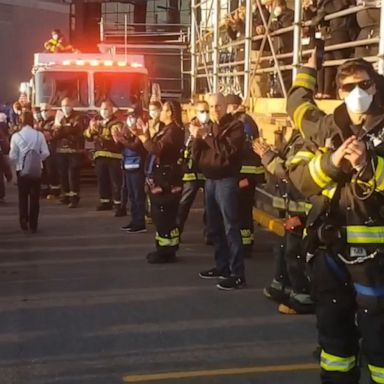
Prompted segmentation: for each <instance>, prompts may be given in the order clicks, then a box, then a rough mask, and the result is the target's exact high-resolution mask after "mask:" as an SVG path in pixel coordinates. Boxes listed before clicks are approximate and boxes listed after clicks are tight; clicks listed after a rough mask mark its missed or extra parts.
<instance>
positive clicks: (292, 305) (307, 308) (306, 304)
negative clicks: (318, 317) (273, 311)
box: [278, 294, 315, 315]
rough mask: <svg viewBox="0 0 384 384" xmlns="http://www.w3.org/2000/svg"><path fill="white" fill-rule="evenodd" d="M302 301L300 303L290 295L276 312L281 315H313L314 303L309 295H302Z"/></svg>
mask: <svg viewBox="0 0 384 384" xmlns="http://www.w3.org/2000/svg"><path fill="white" fill-rule="evenodd" d="M301 296H303V298H304V300H302V301H300V300H297V299H295V297H294V296H292V295H291V297H290V298H289V300H288V302H287V303H284V304H280V305H279V306H278V311H279V312H280V313H282V314H283V315H309V314H313V313H315V303H314V302H313V301H312V300H311V299H310V296H309V295H304V294H302V295H301Z"/></svg>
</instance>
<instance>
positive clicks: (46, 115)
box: [41, 112, 49, 120]
mask: <svg viewBox="0 0 384 384" xmlns="http://www.w3.org/2000/svg"><path fill="white" fill-rule="evenodd" d="M41 117H42V118H43V120H48V118H49V112H41Z"/></svg>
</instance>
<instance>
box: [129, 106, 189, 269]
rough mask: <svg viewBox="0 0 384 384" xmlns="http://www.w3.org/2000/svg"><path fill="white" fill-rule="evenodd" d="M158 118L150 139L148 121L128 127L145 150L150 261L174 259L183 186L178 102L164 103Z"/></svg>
mask: <svg viewBox="0 0 384 384" xmlns="http://www.w3.org/2000/svg"><path fill="white" fill-rule="evenodd" d="M160 121H161V122H162V128H161V129H160V131H158V133H156V134H155V136H153V137H152V138H151V137H150V134H149V126H148V124H144V123H143V122H142V121H141V120H138V121H137V123H136V125H135V126H134V127H133V128H131V132H132V133H133V134H134V135H135V136H137V137H138V138H139V139H140V140H141V142H142V143H143V145H144V148H145V149H146V150H147V152H148V157H147V164H146V175H147V184H148V187H149V193H150V199H151V217H152V220H153V223H154V225H155V227H156V237H155V243H156V251H154V252H150V253H149V254H148V255H147V261H148V263H150V264H158V263H171V262H174V261H175V260H176V251H177V249H178V247H179V242H180V235H179V229H178V227H177V224H176V217H177V211H178V208H179V201H180V197H181V192H182V185H183V181H182V177H183V171H182V166H181V163H180V154H181V152H182V150H183V147H184V128H183V126H182V122H181V106H180V104H179V103H178V102H176V101H168V102H165V103H164V104H163V106H162V109H161V113H160Z"/></svg>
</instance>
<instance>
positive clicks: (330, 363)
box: [320, 350, 356, 372]
mask: <svg viewBox="0 0 384 384" xmlns="http://www.w3.org/2000/svg"><path fill="white" fill-rule="evenodd" d="M355 366H356V356H348V357H341V356H336V355H331V354H330V353H327V352H325V351H324V350H322V351H321V355H320V367H321V368H322V369H324V370H325V371H332V372H349V371H350V370H352V369H353V368H354V367H355Z"/></svg>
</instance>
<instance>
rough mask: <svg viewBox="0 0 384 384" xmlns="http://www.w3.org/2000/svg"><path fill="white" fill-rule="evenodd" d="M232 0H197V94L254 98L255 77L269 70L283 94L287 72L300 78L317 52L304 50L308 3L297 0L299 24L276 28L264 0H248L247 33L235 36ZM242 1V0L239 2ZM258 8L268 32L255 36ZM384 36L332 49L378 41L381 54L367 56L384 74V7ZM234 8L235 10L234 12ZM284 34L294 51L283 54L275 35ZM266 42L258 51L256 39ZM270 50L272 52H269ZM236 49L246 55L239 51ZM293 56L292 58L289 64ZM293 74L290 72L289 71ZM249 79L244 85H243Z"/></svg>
mask: <svg viewBox="0 0 384 384" xmlns="http://www.w3.org/2000/svg"><path fill="white" fill-rule="evenodd" d="M230 3H231V1H230V0H191V33H190V38H191V41H190V47H191V96H192V98H193V97H194V96H195V95H196V93H202V92H203V93H205V92H217V91H221V92H223V93H230V92H231V93H237V94H241V96H242V97H243V98H244V99H246V100H248V99H249V98H250V97H253V96H254V91H253V87H254V84H255V81H257V80H260V76H261V75H263V74H273V76H275V77H276V79H278V81H279V83H280V87H281V90H282V94H283V96H286V94H287V89H286V87H285V85H284V81H283V75H282V74H283V72H284V71H291V72H292V78H294V77H295V76H296V73H297V70H298V68H299V66H300V64H301V63H302V62H303V58H304V60H305V57H308V56H309V55H310V54H311V52H312V50H311V49H306V50H303V45H302V28H303V26H309V25H310V24H309V23H306V24H304V23H303V22H302V1H301V0H292V6H293V7H292V8H293V9H294V15H295V16H294V22H293V24H292V25H291V26H289V27H287V28H282V29H279V30H277V31H274V32H271V31H270V22H271V20H265V18H264V16H263V13H262V12H261V7H262V5H261V3H260V0H245V1H243V4H244V15H245V16H244V23H245V28H244V34H243V36H241V37H240V38H237V39H235V40H230V39H229V38H228V37H227V36H225V35H226V28H225V25H224V17H225V16H226V15H227V14H230V11H231V10H230ZM239 3H240V2H239ZM254 6H256V7H257V9H258V11H259V12H260V16H261V17H262V19H263V25H264V28H265V33H264V34H263V35H257V36H253V32H252V31H253V26H252V22H253V17H252V14H253V11H254V9H253V7H254ZM368 7H369V6H365V5H363V6H355V7H351V8H348V9H345V10H342V11H339V12H336V13H334V14H331V15H327V16H326V17H325V20H326V21H328V20H332V19H335V18H338V17H342V16H346V15H350V14H354V13H356V12H359V11H361V10H364V9H365V8H368ZM380 8H381V11H380V14H381V19H380V20H381V22H380V35H379V37H377V38H370V39H365V40H357V41H350V42H346V43H342V44H335V45H329V46H327V47H326V48H325V50H326V52H329V51H334V50H338V49H343V48H355V47H359V46H368V45H372V44H376V45H378V54H377V55H376V56H370V57H366V58H365V59H366V60H368V61H370V62H372V63H375V66H376V68H377V70H378V72H379V73H381V74H384V7H380ZM232 12H233V11H232ZM284 33H291V34H292V35H293V44H292V46H293V49H292V52H287V53H279V52H276V51H275V49H274V44H273V39H274V38H276V37H277V36H279V35H282V34H284ZM256 41H260V42H261V47H260V49H259V51H252V42H256ZM266 49H267V50H268V52H270V54H269V53H266V52H265V51H266ZM236 52H241V53H243V57H241V55H236ZM289 59H291V60H290V62H289ZM345 60H347V59H342V60H329V61H326V62H325V63H324V66H326V67H327V66H338V65H340V64H341V63H343V62H344V61H345ZM285 73H287V72H285ZM239 79H243V80H242V83H243V86H242V87H240V86H239V82H240V81H239Z"/></svg>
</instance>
